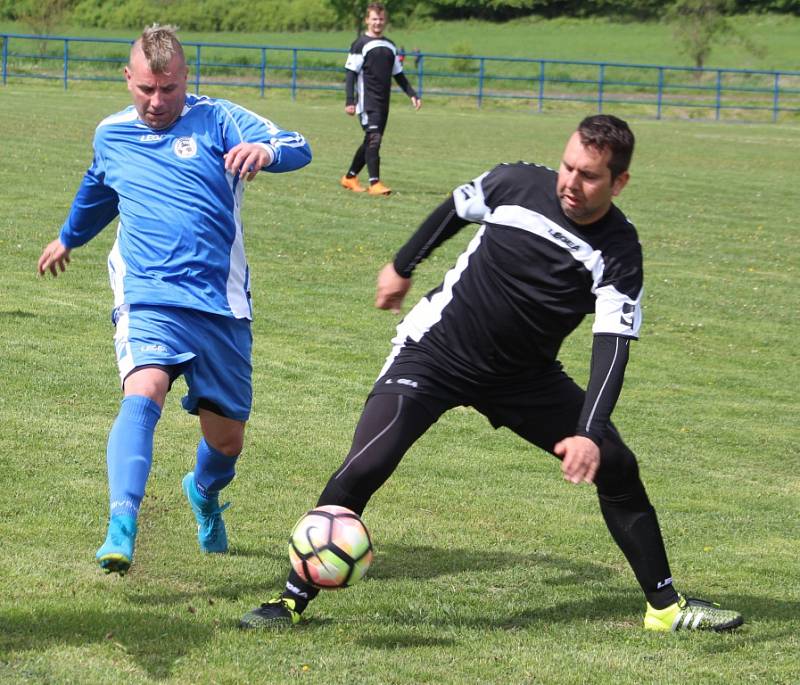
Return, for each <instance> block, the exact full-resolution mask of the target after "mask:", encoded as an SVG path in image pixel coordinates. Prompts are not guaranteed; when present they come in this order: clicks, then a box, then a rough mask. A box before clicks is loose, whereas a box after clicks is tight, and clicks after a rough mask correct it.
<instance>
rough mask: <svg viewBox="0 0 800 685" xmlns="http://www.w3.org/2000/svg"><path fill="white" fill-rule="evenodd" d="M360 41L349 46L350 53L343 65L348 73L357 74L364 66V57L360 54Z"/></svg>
mask: <svg viewBox="0 0 800 685" xmlns="http://www.w3.org/2000/svg"><path fill="white" fill-rule="evenodd" d="M360 43H361V41H360V40H357V41H356V42H355V43H353V44H352V45H351V46H350V53H349V54H348V55H347V61H346V62H345V63H344V68H345V69H347V70H348V71H353V72H355V73H356V74H358V73H359V72H360V71H361V69H362V68H363V66H364V55H362V54H361V45H360Z"/></svg>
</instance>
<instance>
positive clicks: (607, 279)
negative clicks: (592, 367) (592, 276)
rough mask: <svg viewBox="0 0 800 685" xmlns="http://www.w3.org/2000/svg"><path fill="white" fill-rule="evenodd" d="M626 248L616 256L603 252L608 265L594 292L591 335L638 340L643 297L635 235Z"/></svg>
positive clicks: (639, 249) (639, 252)
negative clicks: (617, 336) (605, 254)
mask: <svg viewBox="0 0 800 685" xmlns="http://www.w3.org/2000/svg"><path fill="white" fill-rule="evenodd" d="M628 245H629V247H628V248H627V249H624V250H623V251H621V252H619V253H616V252H615V251H614V250H610V251H608V253H607V256H606V259H607V262H608V263H607V264H605V268H604V275H603V277H602V279H601V280H600V282H599V283H598V285H597V288H596V289H595V297H596V298H597V299H596V301H595V316H594V324H593V325H592V332H593V333H594V334H595V335H621V336H625V337H628V338H638V337H639V329H640V327H641V325H642V296H643V294H644V285H643V272H642V252H641V248H640V246H639V242H638V240H636V238H635V234H634V236H633V239H632V240H630V241H629V242H628Z"/></svg>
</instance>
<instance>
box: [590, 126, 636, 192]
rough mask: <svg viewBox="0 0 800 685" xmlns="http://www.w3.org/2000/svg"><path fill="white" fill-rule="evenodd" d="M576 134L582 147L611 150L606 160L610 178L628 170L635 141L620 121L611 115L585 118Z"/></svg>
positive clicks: (630, 132)
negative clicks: (609, 157) (609, 156)
mask: <svg viewBox="0 0 800 685" xmlns="http://www.w3.org/2000/svg"><path fill="white" fill-rule="evenodd" d="M578 134H579V135H580V137H581V144H582V145H583V146H584V147H593V148H595V149H596V150H600V151H602V150H611V159H609V160H608V168H609V169H611V178H616V177H617V176H619V175H620V174H621V173H623V172H625V171H627V170H628V167H629V166H630V164H631V157H633V146H634V142H635V139H634V137H633V131H631V129H630V128H629V127H628V124H627V123H626V122H624V121H623V120H622V119H620V118H618V117H615V116H613V115H611V114H595V115H594V116H590V117H586V118H585V119H584V120H583V121H582V122H581V123H580V124H579V125H578Z"/></svg>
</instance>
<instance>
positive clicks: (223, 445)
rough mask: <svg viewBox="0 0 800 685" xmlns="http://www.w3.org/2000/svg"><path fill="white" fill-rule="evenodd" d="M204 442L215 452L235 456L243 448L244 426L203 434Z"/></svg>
mask: <svg viewBox="0 0 800 685" xmlns="http://www.w3.org/2000/svg"><path fill="white" fill-rule="evenodd" d="M204 437H205V439H206V442H207V443H208V444H209V445H211V447H213V448H214V449H215V450H217V452H221V453H222V454H224V455H226V456H228V457H236V456H238V455H239V454H241V453H242V449H243V448H244V428H242V429H241V430H236V429H231V430H229V431H224V432H215V433H214V435H205V436H204Z"/></svg>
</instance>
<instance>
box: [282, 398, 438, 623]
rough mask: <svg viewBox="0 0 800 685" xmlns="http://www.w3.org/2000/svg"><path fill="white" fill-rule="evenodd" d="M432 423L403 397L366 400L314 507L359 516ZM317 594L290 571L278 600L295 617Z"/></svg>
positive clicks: (431, 418) (422, 409)
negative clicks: (285, 600) (285, 601)
mask: <svg viewBox="0 0 800 685" xmlns="http://www.w3.org/2000/svg"><path fill="white" fill-rule="evenodd" d="M437 418H438V416H434V415H433V414H431V413H430V412H429V411H428V409H426V408H425V407H424V406H423V405H422V404H420V403H419V402H415V401H414V400H411V399H409V398H408V397H404V396H403V395H381V394H379V395H371V396H370V397H369V398H368V399H367V403H366V404H365V405H364V411H363V412H362V413H361V418H360V419H359V421H358V425H357V426H356V431H355V435H354V436H353V444H352V446H351V448H350V452H349V453H348V454H347V457H346V458H345V460H344V463H343V464H342V465H341V467H339V469H338V470H337V471H336V473H334V474H333V476H331V478H330V480H329V481H328V484H327V485H326V486H325V489H324V490H323V491H322V494H321V495H320V497H319V500H318V501H317V506H323V505H326V504H336V505H338V506H340V507H347V508H348V509H351V510H353V511H355V512H356V513H357V514H359V515H361V513H362V512H363V511H364V507H366V506H367V502H369V500H370V498H371V497H372V495H373V494H375V492H376V491H377V490H378V488H380V487H381V485H383V484H384V483H385V482H386V480H387V478H389V476H391V475H392V473H393V472H394V470H395V469H396V468H397V465H398V464H399V463H400V460H401V459H402V458H403V455H404V454H405V453H406V452H407V451H408V449H409V448H410V447H411V445H413V444H414V443H415V442H416V441H417V439H419V437H420V436H421V435H423V434H424V433H425V431H427V430H428V428H430V427H431V425H432V424H434V423H435V422H436V419H437ZM318 592H319V591H318V590H316V589H315V588H313V587H312V586H310V585H308V584H307V583H304V582H303V581H302V579H301V578H300V576H298V575H297V574H296V573H295V572H294V571H291V572H290V573H289V578H288V580H287V582H286V591H285V592H284V595H285V596H287V597H291V598H292V599H294V600H295V601H296V602H297V609H298V610H299V611H302V610H303V609H304V608H305V606H306V604H307V603H308V602H309V601H311V600H312V599H314V597H316V596H317V594H318Z"/></svg>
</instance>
